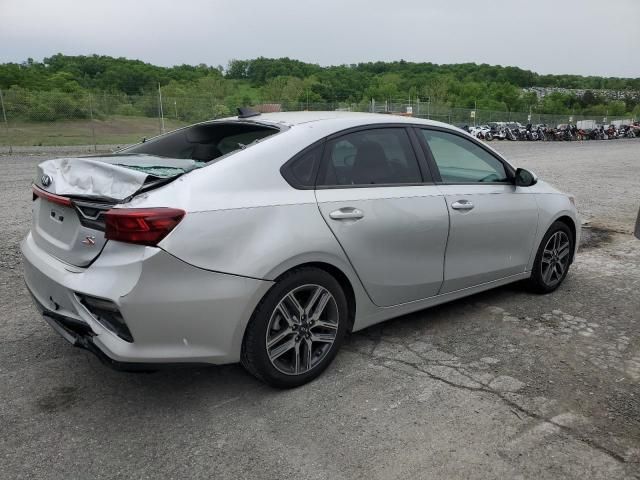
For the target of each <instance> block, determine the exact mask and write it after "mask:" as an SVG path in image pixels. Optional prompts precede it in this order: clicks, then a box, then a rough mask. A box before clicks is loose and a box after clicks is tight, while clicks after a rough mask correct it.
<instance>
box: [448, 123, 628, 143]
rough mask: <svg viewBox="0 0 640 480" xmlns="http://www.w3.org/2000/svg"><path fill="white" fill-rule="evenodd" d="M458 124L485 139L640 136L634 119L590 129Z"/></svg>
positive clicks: (595, 138)
mask: <svg viewBox="0 0 640 480" xmlns="http://www.w3.org/2000/svg"><path fill="white" fill-rule="evenodd" d="M461 128H462V129H463V130H466V131H467V132H469V133H470V134H471V135H473V136H474V137H476V138H479V139H480V140H486V141H491V140H511V141H516V140H526V141H537V140H540V141H552V140H564V141H571V140H614V139H617V138H636V137H640V122H635V123H633V124H631V125H620V126H618V127H616V126H615V125H609V126H608V127H604V126H603V125H600V126H597V127H596V128H591V129H583V128H578V127H577V126H576V125H571V124H563V125H558V126H557V127H556V128H553V127H548V126H547V125H544V124H541V125H532V124H528V125H526V126H523V125H521V124H519V123H517V122H515V123H506V124H500V123H492V124H489V125H480V126H474V127H469V126H467V125H463V126H462V127H461Z"/></svg>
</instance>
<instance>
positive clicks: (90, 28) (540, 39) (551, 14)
mask: <svg viewBox="0 0 640 480" xmlns="http://www.w3.org/2000/svg"><path fill="white" fill-rule="evenodd" d="M55 53H63V54H66V55H88V54H93V53H96V54H100V55H111V56H114V57H127V58H133V59H139V60H143V61H145V62H149V63H153V64H156V65H163V66H171V65H177V64H184V63H186V64H200V63H205V64H208V65H214V66H216V65H223V66H226V65H227V64H228V62H229V60H231V59H249V58H255V57H258V56H264V57H290V58H295V59H298V60H302V61H306V62H311V63H317V64H320V65H338V64H349V63H358V62H367V61H376V60H383V61H389V60H400V59H404V60H406V61H415V62H433V63H462V62H476V63H488V64H492V65H511V66H518V67H521V68H525V69H529V70H533V71H535V72H538V73H555V74H559V73H571V74H580V75H602V76H617V77H634V78H635V77H640V0H618V1H616V2H610V1H606V0H579V1H573V0H564V1H562V0H535V1H525V0H508V1H506V0H454V1H446V0H435V1H432V0H384V1H380V0H369V1H365V0H322V1H316V0H306V1H305V0H297V1H295V0H268V1H264V0H263V1H254V0H235V1H234V0H208V1H207V0H39V1H38V0H0V63H3V62H23V61H25V60H26V59H27V58H29V57H31V58H33V59H35V60H42V59H43V58H44V57H47V56H50V55H53V54H55Z"/></svg>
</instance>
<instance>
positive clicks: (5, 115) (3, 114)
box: [0, 90, 13, 154]
mask: <svg viewBox="0 0 640 480" xmlns="http://www.w3.org/2000/svg"><path fill="white" fill-rule="evenodd" d="M0 105H2V117H3V118H4V126H5V127H6V129H7V143H9V154H12V153H13V148H12V147H11V142H10V141H9V122H7V112H6V111H5V109H4V98H3V97H2V90H0Z"/></svg>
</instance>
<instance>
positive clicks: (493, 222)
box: [420, 129, 538, 293]
mask: <svg viewBox="0 0 640 480" xmlns="http://www.w3.org/2000/svg"><path fill="white" fill-rule="evenodd" d="M420 132H421V134H422V136H423V138H424V140H425V141H426V144H427V145H428V148H429V150H430V153H431V157H432V159H433V163H435V169H436V170H437V172H438V173H439V175H440V180H441V183H440V190H441V191H442V193H443V194H444V196H445V199H446V202H447V208H448V209H449V216H450V221H451V223H450V232H449V241H448V244H447V251H446V255H445V268H444V283H443V285H442V289H441V293H448V292H452V291H455V290H460V289H463V288H468V287H473V286H476V285H480V284H482V283H486V282H490V281H493V280H499V279H502V278H505V277H509V276H510V275H515V274H518V273H522V272H524V271H525V269H526V266H527V264H528V262H529V257H530V255H531V254H532V251H533V247H534V245H533V242H534V241H535V236H536V230H537V226H538V206H537V203H536V199H535V196H534V195H533V194H530V193H528V191H527V189H526V188H521V187H516V186H515V185H514V183H513V181H512V180H511V175H512V172H510V168H511V167H509V166H507V165H506V164H505V163H503V161H502V160H501V159H499V158H498V157H497V156H495V155H493V154H492V153H491V152H489V151H488V150H485V149H484V148H482V147H481V146H480V145H477V144H476V143H475V142H474V141H472V140H470V139H467V138H465V137H464V136H462V134H461V135H457V134H455V133H449V132H444V131H439V130H430V129H421V130H420Z"/></svg>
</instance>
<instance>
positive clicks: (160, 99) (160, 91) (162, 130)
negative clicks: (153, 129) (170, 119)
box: [158, 82, 164, 135]
mask: <svg viewBox="0 0 640 480" xmlns="http://www.w3.org/2000/svg"><path fill="white" fill-rule="evenodd" d="M158 105H159V108H158V116H159V117H160V118H159V120H160V135H162V134H163V133H164V111H163V110H162V90H160V82H158Z"/></svg>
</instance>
